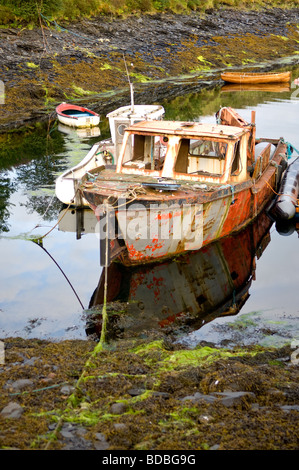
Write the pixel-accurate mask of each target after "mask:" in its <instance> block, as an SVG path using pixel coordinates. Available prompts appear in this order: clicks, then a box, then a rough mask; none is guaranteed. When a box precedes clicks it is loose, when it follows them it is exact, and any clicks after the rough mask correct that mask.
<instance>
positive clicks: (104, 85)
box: [0, 8, 299, 132]
mask: <svg viewBox="0 0 299 470" xmlns="http://www.w3.org/2000/svg"><path fill="white" fill-rule="evenodd" d="M298 20H299V9H298V8H297V9H291V10H282V9H267V10H263V11H258V12H257V11H247V12H245V11H234V10H230V9H227V10H211V11H208V12H207V13H206V14H205V15H200V14H190V15H170V14H162V15H144V16H141V17H135V16H132V17H129V18H126V19H120V18H115V19H112V18H103V17H97V18H90V19H82V20H81V21H79V22H77V23H75V24H71V25H70V24H60V25H59V26H58V25H57V24H56V23H51V22H49V21H48V20H47V19H45V18H43V23H42V25H43V27H42V28H36V29H33V30H26V29H14V28H1V29H0V41H1V46H0V60H1V76H0V79H1V80H2V81H3V82H4V85H5V103H4V104H3V105H1V115H0V132H5V131H8V130H11V129H19V128H22V127H24V126H25V125H26V124H32V123H34V122H36V121H40V120H47V119H49V118H53V117H55V112H54V111H55V106H56V105H57V104H58V103H60V102H61V101H72V102H80V103H85V104H86V105H87V104H88V105H89V107H91V108H92V109H94V110H95V111H97V112H99V113H100V114H102V115H103V114H105V113H107V112H109V111H111V110H112V109H114V108H115V107H116V106H118V105H122V104H127V103H128V102H129V100H130V93H129V87H128V77H127V73H126V66H127V69H128V72H129V74H130V80H131V81H132V82H133V83H134V87H135V101H136V103H141V102H148V103H149V102H151V103H153V102H159V100H162V99H163V98H164V97H167V96H178V95H182V94H184V93H187V92H188V93H190V92H192V91H198V90H200V89H201V88H203V87H212V86H215V85H216V84H218V83H220V78H219V77H220V71H221V70H224V69H227V68H229V69H248V70H249V69H250V70H273V69H284V68H288V69H290V68H292V66H293V65H295V64H298V62H299V55H298V54H297V53H298V38H299V30H298V27H297V24H298ZM124 59H125V60H124ZM125 61H126V63H125Z"/></svg>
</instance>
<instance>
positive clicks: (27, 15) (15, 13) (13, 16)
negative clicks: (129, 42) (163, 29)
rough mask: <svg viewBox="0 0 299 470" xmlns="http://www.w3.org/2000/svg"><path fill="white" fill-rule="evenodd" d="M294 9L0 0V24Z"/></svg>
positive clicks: (286, 3) (257, 2)
mask: <svg viewBox="0 0 299 470" xmlns="http://www.w3.org/2000/svg"><path fill="white" fill-rule="evenodd" d="M221 7H222V8H227V7H234V8H271V7H281V8H294V7H299V0H271V1H263V0H27V1H26V2H24V1H23V0H1V5H0V25H9V24H14V25H16V24H24V23H25V24H26V23H32V24H34V23H38V21H39V15H38V11H40V12H41V13H42V14H43V15H45V16H49V17H51V18H54V19H59V20H61V19H65V20H74V19H76V18H78V17H80V16H90V15H112V16H114V15H117V16H119V15H124V16H126V15H129V14H142V13H157V12H173V13H188V12H191V11H206V10H208V9H211V8H214V9H217V8H221Z"/></svg>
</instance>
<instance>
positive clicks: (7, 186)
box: [0, 69, 299, 344]
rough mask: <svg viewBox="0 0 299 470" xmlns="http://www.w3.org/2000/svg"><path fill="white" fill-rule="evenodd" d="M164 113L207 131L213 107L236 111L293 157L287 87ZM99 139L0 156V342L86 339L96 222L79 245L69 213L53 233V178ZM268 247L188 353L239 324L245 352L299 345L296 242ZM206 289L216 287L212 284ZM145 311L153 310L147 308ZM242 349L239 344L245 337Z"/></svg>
mask: <svg viewBox="0 0 299 470" xmlns="http://www.w3.org/2000/svg"><path fill="white" fill-rule="evenodd" d="M298 76H299V69H297V70H294V73H293V79H294V78H297V77H298ZM161 104H163V106H164V107H165V109H166V118H167V119H182V120H191V119H194V120H200V121H212V122H214V121H215V118H214V114H215V112H216V111H217V110H218V109H219V107H220V106H231V107H233V108H235V109H236V110H237V111H238V112H239V113H240V114H241V115H242V116H243V117H244V118H245V119H246V120H248V121H250V120H251V117H250V116H251V110H255V111H256V124H257V137H263V136H264V137H273V138H276V137H281V136H283V137H284V138H285V140H287V141H288V142H290V143H291V144H292V145H293V146H294V147H295V148H296V149H299V132H298V121H299V119H298V118H299V88H298V87H296V86H295V85H293V84H292V88H290V90H289V91H284V92H264V91H263V92H260V91H222V90H221V89H220V88H217V89H215V90H210V91H208V92H203V93H198V94H192V95H184V96H181V97H178V98H176V99H174V100H173V101H171V102H164V103H161ZM101 134H102V135H101V137H100V138H104V137H106V136H107V122H106V120H105V119H104V120H103V122H102V123H101ZM98 139H99V137H91V136H89V137H82V136H81V135H78V133H76V132H75V131H72V132H69V133H66V131H65V130H61V129H58V128H57V126H56V127H55V126H54V127H53V128H52V129H51V133H50V135H48V134H47V132H46V130H45V129H43V128H42V127H41V128H40V129H39V130H37V131H36V132H34V133H32V134H31V135H29V136H28V135H27V136H26V138H25V137H24V138H22V139H20V142H18V140H17V139H13V140H12V141H11V142H10V143H9V144H7V147H6V149H5V150H2V155H3V158H1V162H2V167H0V181H1V194H0V203H1V207H0V230H1V238H0V259H1V271H0V337H2V338H5V337H8V336H21V337H24V338H30V337H38V338H54V339H62V338H64V339H65V338H66V339H71V338H86V331H85V327H86V312H85V310H84V309H87V308H88V306H89V303H90V300H91V298H92V296H93V293H94V291H95V289H96V287H97V285H98V282H99V279H100V276H101V272H102V269H101V267H100V262H99V241H98V239H97V237H96V236H95V234H94V233H93V223H94V221H93V218H91V219H90V221H88V220H85V225H86V227H87V226H88V225H89V223H90V228H89V229H88V228H87V229H86V232H90V233H84V234H83V235H82V236H81V238H79V239H77V238H76V233H75V228H74V227H75V222H74V220H75V215H74V214H72V212H69V213H68V214H67V217H64V219H63V220H62V221H61V223H60V224H59V225H58V226H56V227H54V226H55V224H56V223H57V221H58V219H59V216H60V214H61V210H62V207H61V204H60V203H59V201H57V199H56V198H55V191H54V183H55V178H56V177H57V175H58V174H59V173H61V172H62V171H63V170H64V169H65V168H67V167H71V166H73V165H74V163H76V162H78V161H80V160H81V159H82V158H83V156H84V155H85V154H86V153H87V151H88V150H89V148H90V147H91V145H92V143H93V142H95V141H96V140H98ZM293 155H294V156H296V155H297V153H296V152H294V154H293ZM11 162H12V163H11ZM53 227H54V228H53ZM52 228H53V230H51V229H52ZM50 230H51V231H50ZM49 231H50V233H49V234H48V235H47V236H46V237H45V238H44V240H43V248H44V249H43V248H42V247H40V246H38V245H37V244H36V243H34V242H32V241H30V240H29V239H28V237H30V236H41V235H44V234H46V233H48V232H49ZM270 237H271V241H270V243H269V244H268V246H267V247H266V249H265V251H264V253H263V255H262V256H261V257H260V258H259V259H258V260H257V265H256V279H255V280H254V281H253V282H252V284H251V287H250V290H249V293H250V297H249V299H248V300H247V301H246V303H245V304H244V306H243V307H242V309H241V311H240V313H239V314H238V315H237V316H234V317H229V318H228V317H227V318H225V319H221V318H219V319H217V320H214V321H212V322H209V323H207V324H206V325H205V321H204V320H203V321H202V324H203V325H205V326H202V327H201V328H199V326H198V325H197V326H196V328H195V330H194V331H191V332H190V331H187V332H185V334H184V335H183V337H182V340H183V341H187V342H188V343H189V344H196V342H198V341H200V340H206V341H210V340H214V341H216V342H217V341H221V340H223V339H225V338H229V337H231V335H232V330H233V329H232V328H231V327H230V328H227V324H228V323H231V322H234V323H235V324H236V325H238V324H239V325H240V324H241V321H243V324H245V323H246V322H247V323H246V324H247V327H248V328H249V327H250V328H251V329H250V330H248V331H249V335H247V336H246V337H247V339H246V341H248V342H250V341H254V340H257V339H259V334H260V333H261V330H262V329H264V330H265V328H266V327H267V328H268V330H269V331H270V333H269V335H268V336H269V337H270V336H271V340H272V341H273V339H276V340H277V342H279V341H285V340H287V339H291V340H292V339H294V338H298V337H299V328H298V323H299V322H298V315H299V303H298V286H299V240H298V234H297V233H296V232H294V233H292V234H290V235H289V236H282V235H281V234H279V233H278V232H277V231H276V229H275V225H272V227H271V229H270ZM55 262H56V263H57V264H56V263H55ZM58 266H59V267H58ZM213 282H214V283H216V284H217V282H218V281H217V278H216V277H215V278H214V279H213ZM149 302H153V303H154V300H152V301H151V300H149ZM83 307H84V308H83ZM164 308H167V305H166V306H165V305H164ZM249 320H250V321H249ZM238 322H239V323H238ZM249 325H250V326H249ZM261 325H262V327H261ZM271 325H272V326H273V325H275V326H276V330H277V328H278V325H280V326H281V332H280V334H277V331H276V333H275V334H271ZM236 331H237V328H235V329H234V334H235V335H236ZM238 331H240V328H239V330H238ZM268 336H267V335H264V336H263V341H267V340H268V339H267V338H268ZM265 338H266V339H265ZM237 340H238V338H237ZM240 341H241V342H245V340H244V335H243V336H242V338H241V339H240ZM269 341H270V339H269Z"/></svg>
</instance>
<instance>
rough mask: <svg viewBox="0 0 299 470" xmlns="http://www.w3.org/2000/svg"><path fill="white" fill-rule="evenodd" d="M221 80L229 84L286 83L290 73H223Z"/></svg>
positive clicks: (289, 78)
mask: <svg viewBox="0 0 299 470" xmlns="http://www.w3.org/2000/svg"><path fill="white" fill-rule="evenodd" d="M221 78H222V80H224V81H225V82H229V83H244V84H245V83H252V84H258V83H261V84H262V83H287V82H289V81H290V80H291V72H281V73H242V72H224V73H222V74H221Z"/></svg>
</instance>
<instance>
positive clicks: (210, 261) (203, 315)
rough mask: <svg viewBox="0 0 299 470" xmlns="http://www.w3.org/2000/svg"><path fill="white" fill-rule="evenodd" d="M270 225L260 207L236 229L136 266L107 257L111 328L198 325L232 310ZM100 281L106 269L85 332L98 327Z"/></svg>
mask: <svg viewBox="0 0 299 470" xmlns="http://www.w3.org/2000/svg"><path fill="white" fill-rule="evenodd" d="M271 225H272V221H271V220H270V218H269V217H268V216H267V214H266V213H265V212H264V213H262V214H261V215H260V216H259V217H258V219H257V220H256V221H255V222H254V223H253V224H250V225H249V226H247V228H246V229H244V230H243V231H241V232H239V233H238V234H235V235H232V236H228V237H226V238H223V239H222V240H219V241H218V242H215V243H213V244H210V245H208V246H207V247H205V248H202V249H201V250H199V251H197V252H193V253H189V254H187V255H184V256H182V257H179V258H177V259H174V260H172V261H168V262H163V263H160V264H156V265H150V266H141V267H140V266H138V267H135V268H128V267H124V266H123V265H121V264H120V263H117V262H116V263H112V264H111V265H110V266H109V268H108V276H107V281H108V283H107V288H108V291H107V302H112V304H111V309H112V311H113V309H115V308H116V307H117V308H118V312H117V311H116V312H115V313H112V314H110V321H112V322H113V327H114V329H113V331H111V333H114V334H115V333H117V334H118V335H132V334H142V333H144V332H145V331H147V330H150V329H155V330H157V329H158V330H159V329H161V330H163V331H167V330H169V329H171V330H173V331H174V332H177V331H178V330H180V329H182V328H184V329H186V327H188V329H190V328H192V329H198V328H200V327H201V326H202V325H203V324H206V323H209V322H211V321H212V320H214V319H215V318H217V317H221V316H228V315H236V314H237V313H238V312H239V311H240V309H241V308H242V307H243V305H244V304H245V302H246V301H247V299H248V297H249V289H250V286H251V282H252V280H253V279H254V278H255V263H256V258H259V257H260V256H261V255H262V253H263V251H264V249H265V248H266V246H267V245H268V243H269V242H270V232H269V230H270V227H271ZM104 282H105V272H103V273H102V274H101V277H100V280H99V283H98V286H97V288H96V289H95V291H94V293H93V296H92V298H91V301H90V305H89V307H90V308H91V309H92V308H94V307H98V308H99V310H98V312H97V311H96V310H92V313H91V318H90V324H89V325H88V327H87V333H88V334H90V333H91V332H93V333H97V334H99V332H100V330H101V314H100V311H101V305H102V304H103V296H104ZM115 302H120V304H119V305H118V304H117V303H116V304H115ZM122 309H124V310H125V313H124V312H123V311H122Z"/></svg>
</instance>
